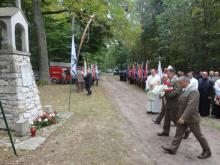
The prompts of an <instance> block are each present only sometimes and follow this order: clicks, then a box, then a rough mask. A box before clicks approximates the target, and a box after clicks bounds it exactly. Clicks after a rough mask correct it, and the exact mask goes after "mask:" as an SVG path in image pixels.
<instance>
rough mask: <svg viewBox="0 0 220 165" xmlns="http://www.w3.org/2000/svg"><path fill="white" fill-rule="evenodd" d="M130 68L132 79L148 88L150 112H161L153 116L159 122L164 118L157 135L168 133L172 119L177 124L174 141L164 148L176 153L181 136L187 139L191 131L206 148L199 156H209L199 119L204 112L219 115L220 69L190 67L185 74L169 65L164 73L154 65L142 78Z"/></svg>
mask: <svg viewBox="0 0 220 165" xmlns="http://www.w3.org/2000/svg"><path fill="white" fill-rule="evenodd" d="M131 72H132V71H128V79H129V81H130V83H131V84H136V85H138V86H140V87H142V88H145V91H146V92H147V97H146V98H147V107H146V111H147V114H158V116H157V117H156V119H155V120H153V121H154V122H155V123H156V124H160V123H161V121H162V119H163V118H164V124H163V130H162V132H159V133H157V135H158V136H169V133H170V125H171V122H173V123H174V124H175V125H176V134H175V136H174V138H173V141H172V142H171V144H170V145H169V146H162V148H163V149H164V150H165V151H166V152H168V153H169V154H175V153H176V152H177V150H178V148H179V145H180V143H181V141H182V139H187V138H188V136H189V134H190V132H192V133H193V134H194V136H195V137H196V139H197V140H198V141H199V143H200V145H201V147H202V149H203V152H202V154H201V155H199V156H198V158H200V159H205V158H208V157H210V156H211V150H210V147H209V145H208V142H207V140H206V138H205V137H204V135H203V134H202V132H201V128H200V124H199V123H200V117H201V116H202V117H205V116H211V117H215V118H220V77H219V72H217V71H216V72H214V71H210V72H209V73H208V72H207V71H203V72H200V73H198V74H196V73H194V72H193V71H190V72H188V73H187V74H185V73H183V72H181V71H178V72H176V71H175V69H174V68H173V67H172V66H169V67H168V68H165V69H164V71H163V73H162V75H161V74H159V73H158V71H157V70H156V69H152V70H151V72H150V74H148V75H147V77H143V76H142V77H141V76H140V78H139V79H137V78H136V77H135V76H132V74H129V73H131ZM133 73H135V72H133ZM145 75H146V73H145ZM143 86H144V87H143Z"/></svg>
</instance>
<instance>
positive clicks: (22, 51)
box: [0, 1, 42, 129]
mask: <svg viewBox="0 0 220 165" xmlns="http://www.w3.org/2000/svg"><path fill="white" fill-rule="evenodd" d="M17 2H19V1H17ZM38 93H39V92H38V89H37V86H36V83H35V79H34V74H33V70H32V66H31V63H30V53H29V39H28V22H27V20H26V18H25V16H24V13H23V11H22V10H21V8H20V2H19V3H17V7H8V8H0V100H1V101H2V104H3V108H4V110H5V113H6V117H7V120H8V123H9V124H10V126H11V128H12V129H15V125H16V122H18V121H22V120H23V121H27V120H28V122H29V123H31V122H32V121H33V120H34V119H35V118H36V117H37V116H38V115H39V114H41V113H42V112H41V103H40V98H39V95H38ZM4 127H5V126H4V121H3V119H2V115H1V114H0V128H4Z"/></svg>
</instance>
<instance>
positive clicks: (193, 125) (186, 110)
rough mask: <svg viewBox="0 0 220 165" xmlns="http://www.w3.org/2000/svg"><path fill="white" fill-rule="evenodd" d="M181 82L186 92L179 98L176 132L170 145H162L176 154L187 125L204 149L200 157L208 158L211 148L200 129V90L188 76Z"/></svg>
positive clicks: (181, 79)
mask: <svg viewBox="0 0 220 165" xmlns="http://www.w3.org/2000/svg"><path fill="white" fill-rule="evenodd" d="M179 83H180V86H181V87H182V88H183V91H184V92H183V93H182V95H181V97H180V99H179V112H178V121H177V128H176V134H175V137H174V138H173V141H172V143H171V145H170V146H169V147H164V146H162V148H163V149H164V150H165V151H167V152H168V153H169V154H175V153H176V152H177V150H178V148H179V146H180V143H181V141H182V138H183V135H184V133H185V131H186V129H187V127H189V128H190V130H191V131H192V133H193V134H194V136H195V137H196V139H197V140H198V141H199V143H200V145H201V147H202V149H203V152H202V154H201V155H199V156H198V158H199V159H206V158H208V157H210V156H211V150H210V147H209V144H208V142H207V140H206V138H205V137H204V136H203V134H202V132H201V129H200V124H199V123H200V115H199V92H198V91H197V90H195V89H194V88H192V86H191V85H190V79H189V78H188V77H181V78H180V81H179Z"/></svg>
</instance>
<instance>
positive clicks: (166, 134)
mask: <svg viewBox="0 0 220 165" xmlns="http://www.w3.org/2000/svg"><path fill="white" fill-rule="evenodd" d="M157 136H169V134H168V133H165V132H161V133H157Z"/></svg>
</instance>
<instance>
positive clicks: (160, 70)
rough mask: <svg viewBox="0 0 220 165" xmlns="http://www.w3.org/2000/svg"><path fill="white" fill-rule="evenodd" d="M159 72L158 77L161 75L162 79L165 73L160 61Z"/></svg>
mask: <svg viewBox="0 0 220 165" xmlns="http://www.w3.org/2000/svg"><path fill="white" fill-rule="evenodd" d="M157 71H158V75H159V76H160V77H163V71H162V67H161V62H160V60H159V64H158V68H157Z"/></svg>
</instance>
